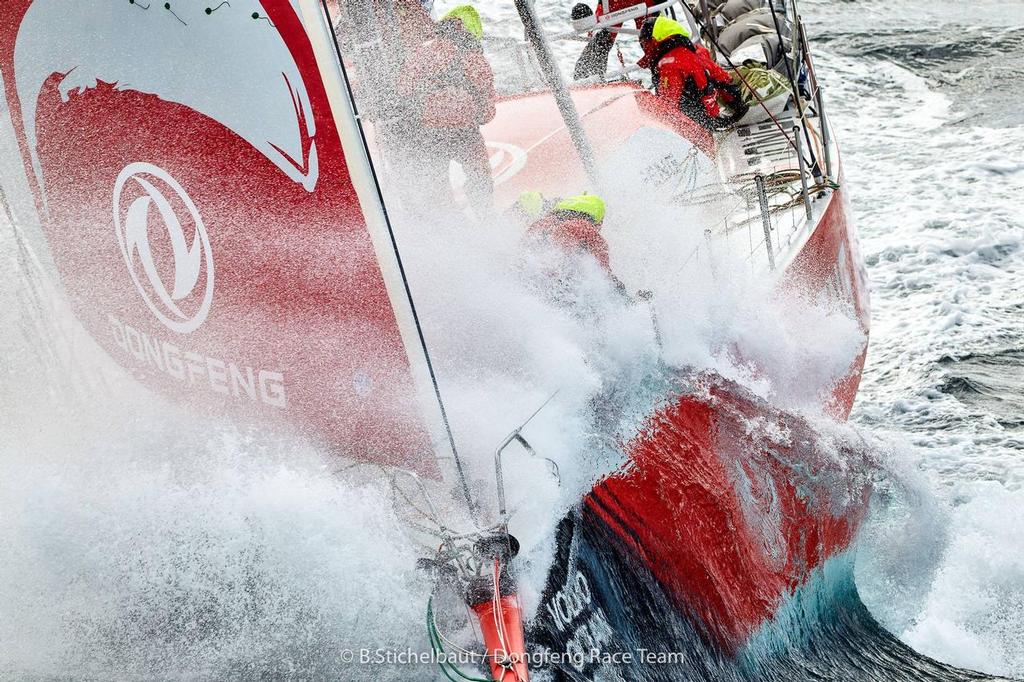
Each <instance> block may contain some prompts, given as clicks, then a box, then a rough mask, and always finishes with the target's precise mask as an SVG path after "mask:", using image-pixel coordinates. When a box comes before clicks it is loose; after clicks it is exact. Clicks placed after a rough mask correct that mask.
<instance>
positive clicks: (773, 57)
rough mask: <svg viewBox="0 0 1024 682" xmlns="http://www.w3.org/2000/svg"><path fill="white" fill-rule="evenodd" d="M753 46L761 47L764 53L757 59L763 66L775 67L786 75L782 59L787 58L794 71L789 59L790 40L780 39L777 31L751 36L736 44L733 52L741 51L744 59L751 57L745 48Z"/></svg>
mask: <svg viewBox="0 0 1024 682" xmlns="http://www.w3.org/2000/svg"><path fill="white" fill-rule="evenodd" d="M753 46H756V47H759V48H761V52H762V53H763V54H764V57H763V58H761V59H757V61H761V62H764V64H765V66H767V67H768V68H769V69H775V70H776V71H778V72H779V73H781V74H782V75H783V76H786V75H788V72H787V70H786V63H785V61H784V60H787V59H788V60H789V61H790V66H791V68H794V73H795V67H794V66H793V62H792V59H790V50H791V49H792V43H790V41H788V40H780V39H779V35H778V34H777V33H766V34H763V35H757V36H753V37H752V38H749V39H748V40H746V41H744V42H743V44H742V45H739V46H737V47H736V49H735V50H733V53H739V52H741V51H742V52H743V59H744V60H747V59H751V57H750V56H749V55H747V53H746V50H747V48H749V47H753Z"/></svg>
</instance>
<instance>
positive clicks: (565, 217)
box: [517, 192, 629, 303]
mask: <svg viewBox="0 0 1024 682" xmlns="http://www.w3.org/2000/svg"><path fill="white" fill-rule="evenodd" d="M547 208H548V207H547V206H545V202H544V199H543V197H542V196H541V195H540V193H539V192H526V193H524V194H523V195H522V196H521V197H520V201H519V205H518V207H517V210H518V211H519V212H521V213H523V214H526V215H530V217H531V218H533V219H534V222H533V223H532V224H531V225H530V226H529V227H528V228H527V231H526V238H527V240H529V241H532V242H534V243H541V244H543V243H546V244H550V245H552V246H554V247H555V248H556V250H557V251H558V252H560V253H562V254H564V255H565V256H568V257H569V259H570V260H575V259H576V258H577V257H578V256H583V257H584V260H592V261H594V262H596V264H597V265H598V266H599V268H600V269H601V271H602V272H603V273H604V275H605V276H606V277H607V281H609V282H610V283H611V284H612V285H613V287H614V289H615V290H616V291H617V292H618V293H619V294H621V295H622V297H623V299H625V300H627V301H628V300H629V296H628V294H627V293H626V287H625V285H624V284H623V283H622V282H621V281H620V280H619V278H618V277H616V276H615V273H614V272H613V271H612V268H611V263H610V261H609V257H608V242H607V241H606V240H605V238H604V237H603V236H602V235H601V227H602V225H603V224H604V217H605V203H604V200H603V199H602V198H601V197H599V196H597V195H595V194H580V195H578V196H574V197H569V198H566V199H561V200H559V201H557V202H555V203H554V205H553V206H551V207H550V209H548V210H546V211H545V209H547ZM574 265H577V264H574V263H570V262H565V263H563V264H562V267H561V268H560V269H559V271H558V272H550V273H548V275H549V278H548V279H550V280H551V281H553V282H554V283H556V284H557V286H555V287H554V289H556V290H559V289H564V290H566V291H563V292H562V294H569V291H568V290H570V289H573V287H572V286H571V282H572V281H573V280H575V279H576V277H574V276H573V274H572V273H573V270H574ZM552 293H554V292H552ZM555 298H556V299H558V300H562V299H563V298H566V296H563V295H557V296H555ZM568 298H569V299H575V298H576V297H575V296H573V295H568ZM576 303H578V301H576Z"/></svg>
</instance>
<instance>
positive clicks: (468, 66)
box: [396, 22, 497, 130]
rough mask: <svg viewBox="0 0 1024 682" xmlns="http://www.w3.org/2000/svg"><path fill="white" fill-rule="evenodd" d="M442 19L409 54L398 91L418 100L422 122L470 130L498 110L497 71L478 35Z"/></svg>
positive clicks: (401, 94)
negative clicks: (475, 35)
mask: <svg viewBox="0 0 1024 682" xmlns="http://www.w3.org/2000/svg"><path fill="white" fill-rule="evenodd" d="M451 23H452V22H443V23H442V24H441V25H440V26H439V27H438V31H437V35H436V37H434V38H433V39H431V40H428V41H426V42H424V43H422V44H421V45H419V46H417V47H416V48H414V49H413V51H412V53H411V54H410V55H409V56H408V57H407V58H406V60H405V64H404V66H403V68H402V73H401V75H400V76H399V78H398V83H397V85H396V91H397V92H398V95H399V96H400V97H407V98H410V99H411V100H413V101H414V102H415V103H416V104H417V108H418V110H419V112H420V118H421V121H422V123H423V125H425V126H427V127H429V128H435V129H449V130H467V129H473V128H479V127H480V126H482V125H484V124H485V123H489V122H490V121H491V120H492V119H493V118H494V114H495V106H494V101H495V99H496V98H497V95H496V93H495V89H494V72H493V71H492V70H491V65H490V64H489V63H488V61H487V58H486V57H485V56H484V52H483V48H482V47H481V45H480V43H479V41H477V40H476V38H475V37H473V36H472V35H470V34H469V33H467V32H466V31H465V30H463V29H462V27H461V25H460V26H458V27H456V26H452V25H450V24H451Z"/></svg>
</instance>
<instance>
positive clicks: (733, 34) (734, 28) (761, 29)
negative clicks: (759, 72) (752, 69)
mask: <svg viewBox="0 0 1024 682" xmlns="http://www.w3.org/2000/svg"><path fill="white" fill-rule="evenodd" d="M778 22H779V26H780V27H782V30H783V34H784V35H783V37H784V38H788V37H789V36H788V35H786V34H788V33H789V29H788V27H787V26H786V22H785V19H784V18H783V17H782V16H781V15H779V17H778ZM774 33H776V30H775V17H773V16H772V11H771V10H770V9H768V8H762V9H757V10H754V11H753V12H747V13H746V14H744V15H742V16H741V17H739V18H738V19H737V20H736V21H734V22H733V23H732V24H730V25H729V26H726V27H725V28H724V29H722V32H721V33H719V34H718V45H719V47H721V48H722V49H723V50H725V52H726V53H728V54H732V53H733V51H734V50H735V49H736V48H737V47H739V46H740V45H742V44H743V43H745V42H747V41H748V40H750V39H751V38H754V37H755V36H764V35H771V34H774Z"/></svg>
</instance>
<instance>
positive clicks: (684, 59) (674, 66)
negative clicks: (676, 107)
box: [643, 36, 732, 118]
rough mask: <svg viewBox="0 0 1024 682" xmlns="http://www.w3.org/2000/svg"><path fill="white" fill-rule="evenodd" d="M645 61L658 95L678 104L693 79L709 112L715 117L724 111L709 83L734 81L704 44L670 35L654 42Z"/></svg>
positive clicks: (697, 94) (695, 90) (695, 87)
mask: <svg viewBox="0 0 1024 682" xmlns="http://www.w3.org/2000/svg"><path fill="white" fill-rule="evenodd" d="M643 61H645V62H647V63H648V64H650V67H651V71H652V72H653V74H654V82H655V86H656V87H657V92H658V96H659V97H664V98H665V99H666V100H669V101H671V102H673V103H676V104H678V103H679V102H681V101H682V100H683V97H684V95H686V94H687V92H686V90H687V83H689V82H691V81H692V84H693V88H694V91H693V93H692V94H695V95H696V96H697V97H699V98H700V99H701V100H702V101H703V103H704V108H705V110H706V111H707V114H708V116H711V117H712V118H716V117H718V116H719V115H720V114H721V109H720V107H719V105H718V98H717V97H716V95H715V93H714V92H713V88H710V87H709V86H711V85H716V84H717V85H732V77H731V76H730V75H729V72H727V71H726V70H725V69H723V68H722V67H721V66H719V65H718V63H717V62H715V60H714V59H712V58H711V54H710V53H709V52H708V51H707V49H705V48H704V47H703V46H700V45H693V43H691V42H690V41H689V40H687V39H685V38H683V37H681V36H671V37H669V38H666V39H665V40H663V41H661V42H660V43H657V44H656V45H654V46H653V48H651V50H650V51H649V52H648V53H647V54H646V55H645V57H644V60H643Z"/></svg>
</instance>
